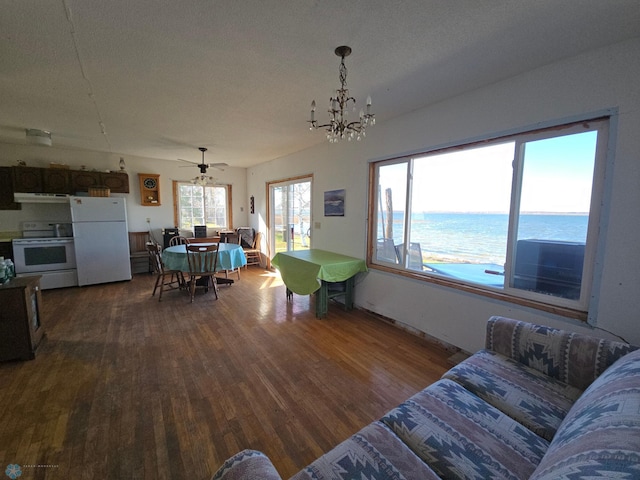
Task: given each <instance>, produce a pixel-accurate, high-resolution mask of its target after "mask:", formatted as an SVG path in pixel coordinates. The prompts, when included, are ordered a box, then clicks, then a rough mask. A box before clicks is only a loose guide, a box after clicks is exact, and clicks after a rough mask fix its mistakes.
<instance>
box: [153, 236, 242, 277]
mask: <svg viewBox="0 0 640 480" xmlns="http://www.w3.org/2000/svg"><path fill="white" fill-rule="evenodd" d="M197 245H212V244H210V243H199V244H197ZM162 261H163V262H164V266H165V268H167V269H169V270H180V271H181V272H188V271H189V261H188V259H187V248H186V246H184V245H174V246H173V247H168V248H165V249H164V250H163V251H162ZM246 264H247V259H246V257H245V256H244V251H243V250H242V247H241V246H240V245H238V244H236V243H220V244H218V265H217V266H216V271H218V270H233V269H235V268H240V267H243V266H245V265H246Z"/></svg>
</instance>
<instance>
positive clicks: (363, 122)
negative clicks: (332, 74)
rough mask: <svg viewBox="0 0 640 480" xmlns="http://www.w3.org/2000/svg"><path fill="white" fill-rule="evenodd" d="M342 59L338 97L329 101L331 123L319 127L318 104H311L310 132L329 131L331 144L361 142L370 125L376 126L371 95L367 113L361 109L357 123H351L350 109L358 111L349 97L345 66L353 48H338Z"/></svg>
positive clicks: (328, 137)
mask: <svg viewBox="0 0 640 480" xmlns="http://www.w3.org/2000/svg"><path fill="white" fill-rule="evenodd" d="M334 53H335V54H336V55H337V56H338V57H340V58H341V62H340V68H339V69H338V73H339V79H340V88H339V89H338V90H336V96H335V97H331V98H330V99H329V110H328V113H329V123H326V124H324V125H318V122H317V121H316V119H315V111H316V102H315V100H314V101H312V102H311V119H310V120H308V123H309V130H312V131H313V130H317V129H319V128H324V129H326V131H327V140H329V143H336V142H338V141H339V140H340V139H341V138H347V139H348V140H351V139H352V138H354V137H356V138H357V139H358V140H360V138H361V137H364V136H365V129H366V127H367V126H368V125H374V124H375V116H374V115H373V114H372V113H371V95H369V96H367V103H366V105H367V110H366V113H365V112H364V111H363V110H362V109H361V110H360V115H359V118H358V120H357V121H353V122H349V121H348V115H349V108H352V109H353V111H354V112H355V111H356V106H355V103H356V99H355V98H353V97H351V96H349V90H348V89H347V88H346V87H347V67H346V65H345V64H344V59H345V57H348V56H349V55H350V54H351V48H350V47H347V46H346V45H344V46H341V47H338V48H336V49H335V52H334Z"/></svg>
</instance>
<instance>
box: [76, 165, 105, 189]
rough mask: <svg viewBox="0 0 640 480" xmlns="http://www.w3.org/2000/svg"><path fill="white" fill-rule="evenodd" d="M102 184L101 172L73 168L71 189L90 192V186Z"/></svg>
mask: <svg viewBox="0 0 640 480" xmlns="http://www.w3.org/2000/svg"><path fill="white" fill-rule="evenodd" d="M101 186H102V185H100V172H89V171H85V170H71V190H72V191H73V192H88V191H89V189H90V188H93V187H101Z"/></svg>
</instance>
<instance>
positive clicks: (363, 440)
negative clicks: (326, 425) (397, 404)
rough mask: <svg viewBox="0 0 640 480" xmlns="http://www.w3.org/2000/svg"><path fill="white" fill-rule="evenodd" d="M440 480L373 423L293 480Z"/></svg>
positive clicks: (378, 424)
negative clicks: (348, 479) (350, 479)
mask: <svg viewBox="0 0 640 480" xmlns="http://www.w3.org/2000/svg"><path fill="white" fill-rule="evenodd" d="M347 478H352V479H365V478H366V479H367V480H377V479H380V480H382V479H385V480H386V479H388V480H405V479H406V480H409V479H416V480H417V479H421V480H422V479H424V480H431V479H433V480H437V479H438V478H439V477H438V476H437V475H436V474H435V473H434V472H433V471H432V470H431V469H430V468H429V467H428V466H427V465H425V464H424V463H423V462H422V460H420V459H419V458H418V457H417V456H416V455H415V454H414V453H413V452H412V451H411V450H410V449H409V448H408V447H407V446H406V445H405V444H403V443H402V442H401V441H400V440H399V439H398V437H396V436H395V435H394V434H393V432H391V431H390V430H389V429H388V428H387V427H386V426H385V425H384V424H382V423H380V422H373V423H371V424H369V425H367V426H366V427H365V428H363V429H362V430H360V431H359V432H358V433H356V434H355V435H353V436H352V437H351V438H349V439H348V440H345V441H344V442H342V443H341V444H340V445H338V446H337V447H335V448H334V449H333V450H331V451H329V452H328V453H326V454H325V455H323V456H322V457H320V458H319V459H317V460H316V461H315V462H313V463H312V464H311V465H309V466H308V467H306V468H304V469H303V470H301V471H300V472H298V473H297V474H295V475H294V476H293V477H291V480H310V479H314V480H329V479H347Z"/></svg>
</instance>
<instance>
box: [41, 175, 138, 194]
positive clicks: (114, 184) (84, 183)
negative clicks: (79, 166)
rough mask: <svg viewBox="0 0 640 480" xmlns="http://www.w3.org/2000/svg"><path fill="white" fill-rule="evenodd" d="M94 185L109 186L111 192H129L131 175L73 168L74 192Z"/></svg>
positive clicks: (86, 189)
mask: <svg viewBox="0 0 640 480" xmlns="http://www.w3.org/2000/svg"><path fill="white" fill-rule="evenodd" d="M94 187H107V188H109V190H111V193H129V175H127V174H126V173H117V172H89V171H86V170H71V191H72V193H75V192H88V191H89V188H94ZM47 193H49V192H47Z"/></svg>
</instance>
